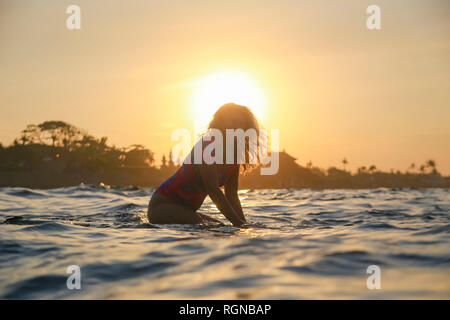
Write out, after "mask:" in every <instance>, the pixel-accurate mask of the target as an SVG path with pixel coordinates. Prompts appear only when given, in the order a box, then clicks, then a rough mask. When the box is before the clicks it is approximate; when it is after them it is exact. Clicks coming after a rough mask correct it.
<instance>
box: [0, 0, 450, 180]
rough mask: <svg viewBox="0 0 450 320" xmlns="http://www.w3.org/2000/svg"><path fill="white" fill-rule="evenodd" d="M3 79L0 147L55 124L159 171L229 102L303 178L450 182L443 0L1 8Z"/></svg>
mask: <svg viewBox="0 0 450 320" xmlns="http://www.w3.org/2000/svg"><path fill="white" fill-rule="evenodd" d="M70 4H76V5H78V6H80V8H81V30H68V29H67V28H66V19H67V17H68V16H69V15H68V14H66V12H65V11H66V8H67V6H68V5H70ZM370 4H377V5H379V6H380V8H381V30H375V31H370V30H368V29H367V27H366V19H367V17H368V15H367V14H366V8H367V6H368V5H370ZM0 70H1V71H0V88H1V89H0V110H1V118H0V119H1V120H0V142H1V143H2V144H3V145H8V144H10V143H11V142H12V141H13V139H14V138H15V137H18V136H19V135H20V131H21V130H22V129H23V128H25V126H26V125H27V124H31V123H35V124H37V123H40V122H42V121H45V120H63V121H66V122H69V123H71V124H74V125H76V126H78V127H81V128H83V129H86V130H87V131H89V132H90V133H91V134H93V135H95V136H107V137H108V138H109V142H110V143H113V144H115V145H117V146H128V145H131V144H142V145H145V146H146V147H148V148H150V149H151V150H152V151H154V152H155V156H156V160H157V164H158V163H159V161H160V158H161V156H162V154H163V153H166V154H167V153H168V151H169V149H170V147H171V146H173V145H174V144H175V142H172V141H171V133H172V131H173V130H175V129H178V128H187V129H193V127H194V124H195V120H196V119H197V120H201V121H206V120H205V119H206V118H208V117H209V115H210V114H211V113H212V112H214V108H217V107H219V105H218V104H219V103H225V102H229V101H233V102H236V103H242V104H248V106H249V107H251V108H253V109H254V110H255V113H256V114H257V115H258V116H259V117H260V120H261V122H262V124H263V125H264V126H265V127H266V128H268V129H270V128H276V129H280V148H281V149H283V148H285V149H286V151H288V152H289V153H291V154H292V155H293V156H295V157H296V158H298V163H299V164H302V165H305V164H306V162H308V161H310V160H311V161H312V162H313V164H314V165H318V166H320V167H328V166H339V167H342V164H341V160H342V159H343V158H344V157H346V158H347V159H348V161H349V165H348V166H347V167H348V168H350V169H351V170H356V168H358V167H360V166H363V165H365V166H368V165H371V164H375V165H377V167H378V168H380V169H383V170H389V169H391V168H394V169H400V170H402V171H403V170H405V169H407V168H408V166H409V165H410V164H411V163H412V162H414V163H416V166H417V165H419V164H421V163H424V162H425V161H426V160H428V159H434V160H436V162H437V168H438V170H439V171H440V172H442V173H444V174H450V128H449V123H450V2H449V1H435V0H432V1H415V0H404V1H401V0H397V1H379V0H371V1H358V0H354V1H329V0H328V1H324V0H322V1H317V0H316V1H301V0H289V1H288V0H280V1H264V0H252V1H248V0H228V1H211V0H201V1H200V0H190V1H180V0H178V1H176V0H173V1H172V0H171V1H168V0H167V1H163V0H158V1H147V0H127V1H113V0H83V1H81V0H71V1H54V0H40V1H16V0H3V1H1V3H0ZM228 100H229V101H228Z"/></svg>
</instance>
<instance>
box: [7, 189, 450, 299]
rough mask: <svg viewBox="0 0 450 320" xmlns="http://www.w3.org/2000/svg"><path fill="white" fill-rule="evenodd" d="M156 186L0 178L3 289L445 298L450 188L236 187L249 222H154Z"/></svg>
mask: <svg viewBox="0 0 450 320" xmlns="http://www.w3.org/2000/svg"><path fill="white" fill-rule="evenodd" d="M152 191H153V189H140V188H131V187H130V188H110V187H108V186H104V185H101V186H92V185H80V186H75V187H67V188H59V189H50V190H31V189H25V188H0V298H4V299H5V298H6V299H11V298H24V299H91V298H102V299H219V298H223V299H323V298H327V299H418V298H425V299H428V298H443V299H449V298H450V236H449V233H450V218H449V217H450V215H449V210H450V190H448V189H426V190H413V189H401V190H392V189H375V190H322V191H314V190H309V189H285V190H243V191H240V197H241V201H242V204H243V207H244V211H245V214H246V216H247V218H248V220H249V221H250V223H249V225H248V226H247V227H244V228H234V227H232V226H231V225H230V224H229V223H228V222H227V221H226V220H225V219H224V218H222V217H221V215H220V214H219V213H218V211H217V210H216V209H215V207H214V206H213V204H212V203H211V202H210V201H209V200H207V201H206V202H205V204H204V205H203V207H202V208H201V211H203V212H205V213H209V214H211V215H212V216H213V217H215V218H218V219H220V220H222V221H223V222H224V223H223V224H215V225H198V226H188V225H152V224H149V223H148V221H147V220H146V209H147V203H148V201H149V198H150V195H151V193H152ZM70 265H78V266H79V267H80V270H81V289H80V290H76V289H75V290H69V289H68V288H67V285H66V282H67V279H68V277H69V276H70V274H67V273H66V271H67V267H68V266H70ZM370 265H376V266H378V267H379V268H380V277H379V279H380V285H381V288H380V289H372V290H369V289H368V287H367V284H366V282H367V278H368V277H369V276H370V274H368V273H367V268H368V267H369V266H370Z"/></svg>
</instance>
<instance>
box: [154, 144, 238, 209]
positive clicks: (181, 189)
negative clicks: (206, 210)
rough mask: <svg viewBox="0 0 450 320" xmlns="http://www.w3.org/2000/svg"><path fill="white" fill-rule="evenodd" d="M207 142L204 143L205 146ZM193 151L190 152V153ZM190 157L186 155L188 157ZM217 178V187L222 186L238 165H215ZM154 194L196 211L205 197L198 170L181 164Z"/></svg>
mask: <svg viewBox="0 0 450 320" xmlns="http://www.w3.org/2000/svg"><path fill="white" fill-rule="evenodd" d="M207 144H208V142H206V143H205V142H204V143H203V146H206V145H207ZM192 152H193V151H191V153H192ZM189 156H190V155H188V157H189ZM215 166H216V169H217V175H218V178H219V186H220V187H221V186H223V185H224V184H225V183H226V182H227V181H228V179H229V178H230V177H231V176H232V175H233V174H234V173H236V171H237V170H239V164H231V165H226V166H224V165H215ZM155 194H162V195H164V196H166V197H167V198H169V199H172V201H174V202H175V203H177V204H180V205H182V206H184V207H188V208H190V209H192V210H194V211H196V210H197V209H198V208H200V206H201V205H202V203H203V201H204V200H205V198H206V196H207V195H208V194H207V192H206V191H205V187H204V184H203V180H202V177H201V176H200V172H199V171H198V168H197V167H196V166H195V165H193V164H188V163H186V161H185V162H183V165H182V166H181V167H180V168H179V169H178V170H177V171H176V172H175V174H174V175H172V176H171V177H170V178H169V179H167V180H166V181H165V182H164V183H163V184H161V185H160V186H159V187H158V189H156V191H155Z"/></svg>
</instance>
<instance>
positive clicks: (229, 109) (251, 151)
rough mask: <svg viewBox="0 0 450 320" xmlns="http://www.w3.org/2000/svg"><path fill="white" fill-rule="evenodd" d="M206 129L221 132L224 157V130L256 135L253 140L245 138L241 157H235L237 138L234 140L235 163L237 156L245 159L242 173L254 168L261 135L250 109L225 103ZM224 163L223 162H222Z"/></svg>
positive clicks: (257, 158) (257, 160)
mask: <svg viewBox="0 0 450 320" xmlns="http://www.w3.org/2000/svg"><path fill="white" fill-rule="evenodd" d="M208 129H218V130H220V131H221V132H222V136H223V138H224V144H223V146H224V157H225V149H226V142H225V141H226V130H227V129H234V130H237V129H242V130H243V131H244V132H245V131H247V130H249V129H251V130H252V131H253V130H254V132H255V133H256V137H255V139H250V138H249V137H246V138H245V148H244V154H243V155H237V138H236V137H235V138H234V140H235V141H234V143H233V146H234V155H235V162H234V163H237V158H239V156H241V157H243V159H245V161H244V163H242V165H241V168H242V171H243V172H245V171H247V170H248V169H250V168H253V167H255V165H256V164H257V163H258V162H259V155H258V151H259V148H260V147H261V141H260V140H261V138H262V137H261V133H260V130H259V129H260V126H259V123H258V119H257V118H256V117H255V115H254V114H253V112H252V111H251V110H250V108H248V107H246V106H242V105H238V104H235V103H227V104H224V105H223V106H221V107H220V108H219V109H218V110H217V111H216V112H215V113H214V115H213V118H212V120H211V122H210V123H209V126H208ZM224 163H225V162H224Z"/></svg>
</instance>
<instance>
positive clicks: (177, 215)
mask: <svg viewBox="0 0 450 320" xmlns="http://www.w3.org/2000/svg"><path fill="white" fill-rule="evenodd" d="M148 220H149V222H150V223H157V224H171V223H179V224H198V223H202V219H201V218H200V217H199V216H198V215H197V213H196V212H195V211H192V210H190V209H189V208H186V207H183V206H180V205H178V204H175V203H159V204H158V205H156V206H149V210H148Z"/></svg>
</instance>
